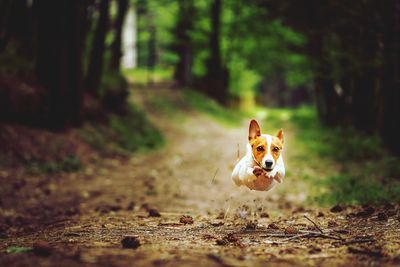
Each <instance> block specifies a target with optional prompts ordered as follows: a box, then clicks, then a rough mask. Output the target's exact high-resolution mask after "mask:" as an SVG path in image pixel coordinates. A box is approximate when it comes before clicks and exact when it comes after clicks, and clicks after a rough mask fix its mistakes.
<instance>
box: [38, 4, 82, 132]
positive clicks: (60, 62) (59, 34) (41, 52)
mask: <svg viewBox="0 0 400 267" xmlns="http://www.w3.org/2000/svg"><path fill="white" fill-rule="evenodd" d="M34 5H35V10H36V16H37V21H38V25H37V31H38V32H37V40H38V41H37V42H38V43H37V48H38V51H37V62H36V72H37V77H38V79H39V81H40V82H41V84H42V85H43V86H44V87H45V88H46V89H47V94H46V97H45V101H44V107H43V109H44V111H45V113H44V116H45V122H47V123H48V124H49V125H50V126H52V127H61V126H64V125H66V124H68V123H77V122H79V121H80V118H81V116H80V111H81V103H82V47H83V42H84V32H83V30H82V29H83V28H84V27H82V25H83V24H84V22H85V12H86V2H85V1H82V0H60V1H53V0H38V1H34Z"/></svg>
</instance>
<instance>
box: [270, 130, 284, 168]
mask: <svg viewBox="0 0 400 267" xmlns="http://www.w3.org/2000/svg"><path fill="white" fill-rule="evenodd" d="M279 133H282V139H280V137H279V136H277V137H275V136H272V143H271V145H270V151H271V155H272V157H273V158H274V160H275V161H277V160H278V158H279V156H280V155H281V151H282V149H283V132H282V130H280V131H279ZM279 133H278V134H279Z"/></svg>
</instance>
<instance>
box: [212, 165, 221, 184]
mask: <svg viewBox="0 0 400 267" xmlns="http://www.w3.org/2000/svg"><path fill="white" fill-rule="evenodd" d="M218 171H219V168H218V169H217V170H216V171H215V173H214V177H213V178H212V180H211V184H213V183H214V181H215V177H216V176H217V173H218Z"/></svg>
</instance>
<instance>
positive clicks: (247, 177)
mask: <svg viewBox="0 0 400 267" xmlns="http://www.w3.org/2000/svg"><path fill="white" fill-rule="evenodd" d="M261 136H262V137H265V138H266V140H267V151H268V153H267V154H266V155H265V156H264V158H263V160H262V161H263V162H260V163H261V165H262V166H263V167H265V165H264V164H265V163H264V162H265V160H266V159H272V161H273V165H272V166H273V169H272V171H270V172H267V173H266V176H267V178H268V179H273V181H272V183H271V184H268V185H262V183H257V177H256V176H255V175H254V174H253V169H254V166H256V165H257V164H256V162H255V161H254V159H253V152H252V149H251V146H250V144H247V147H246V155H245V156H244V157H243V158H242V159H241V160H240V161H239V162H238V163H237V164H236V166H235V168H234V169H233V172H232V180H233V181H234V182H235V184H236V185H237V186H241V185H244V186H247V187H248V188H249V189H251V190H258V191H268V190H270V189H271V188H272V187H274V186H275V184H276V183H277V181H282V180H283V178H284V177H285V165H284V163H283V159H282V155H279V158H278V160H277V161H276V162H275V160H274V159H273V157H272V155H271V152H270V147H271V143H272V137H271V136H270V135H268V134H262V135H261Z"/></svg>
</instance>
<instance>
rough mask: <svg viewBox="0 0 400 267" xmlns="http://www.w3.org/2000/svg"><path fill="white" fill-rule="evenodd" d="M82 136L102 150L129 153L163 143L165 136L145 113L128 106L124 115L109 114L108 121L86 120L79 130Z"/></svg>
mask: <svg viewBox="0 0 400 267" xmlns="http://www.w3.org/2000/svg"><path fill="white" fill-rule="evenodd" d="M80 135H81V136H82V137H83V138H84V140H85V141H86V142H87V143H89V144H90V145H92V146H93V147H94V148H96V149H98V150H100V151H102V152H104V153H116V154H121V155H128V154H129V153H131V152H139V151H146V150H148V149H152V148H156V147H159V146H162V145H163V144H164V138H163V136H162V135H161V133H160V131H159V130H158V129H156V128H155V127H154V126H153V125H152V124H151V123H150V121H149V120H148V119H147V117H146V116H145V114H144V113H143V112H141V111H139V110H138V109H137V108H135V107H133V106H130V107H129V110H128V111H127V112H126V114H125V115H110V116H109V117H108V120H107V123H96V124H95V123H87V124H86V125H85V126H84V127H83V129H82V130H81V131H80Z"/></svg>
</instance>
